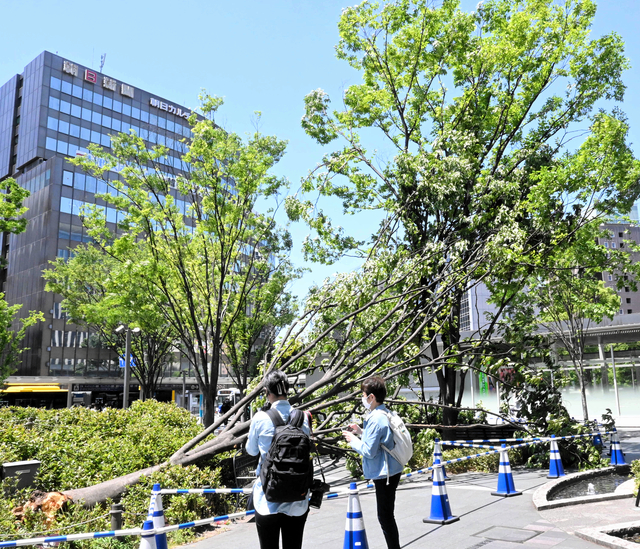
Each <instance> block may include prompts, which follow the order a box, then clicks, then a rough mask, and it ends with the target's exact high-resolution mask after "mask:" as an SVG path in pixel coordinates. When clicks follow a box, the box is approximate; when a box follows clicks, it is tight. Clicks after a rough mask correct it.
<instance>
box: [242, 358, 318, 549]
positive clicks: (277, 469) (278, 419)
mask: <svg viewBox="0 0 640 549" xmlns="http://www.w3.org/2000/svg"><path fill="white" fill-rule="evenodd" d="M264 385H265V390H266V393H267V400H268V401H269V403H270V404H271V407H270V408H269V410H267V411H265V410H261V411H259V412H258V413H257V414H256V415H255V416H254V417H253V420H252V421H251V427H250V428H249V437H248V439H247V445H246V450H247V452H248V453H249V454H251V455H252V456H257V455H258V454H259V455H260V462H259V463H258V468H257V470H256V475H257V477H258V478H257V480H256V482H255V483H254V486H253V505H254V507H255V510H256V529H257V531H258V539H259V541H260V549H278V546H279V538H280V535H281V534H282V548H283V549H300V548H301V547H302V536H303V533H304V525H305V522H306V520H307V515H308V513H309V488H310V487H311V482H312V480H313V462H312V461H311V459H310V458H311V455H310V448H311V446H310V445H311V441H310V439H309V434H310V426H309V422H308V420H307V416H306V415H305V414H304V413H303V412H301V411H300V410H296V409H294V408H293V407H292V406H291V404H289V401H288V400H287V391H288V390H289V382H288V380H287V376H286V374H285V373H284V372H282V371H280V370H274V371H272V372H269V373H268V374H267V375H266V376H265V379H264ZM277 445H280V448H282V450H281V451H280V452H279V453H280V455H281V456H282V455H286V454H287V452H289V453H291V456H290V459H289V460H287V461H288V464H281V463H278V458H277V454H278V451H277V450H276V448H275V447H276V446H277ZM272 446H273V448H272ZM292 446H296V447H297V448H298V452H297V454H296V453H295V452H292V450H291V447H292ZM270 450H271V451H270ZM305 462H307V463H305Z"/></svg>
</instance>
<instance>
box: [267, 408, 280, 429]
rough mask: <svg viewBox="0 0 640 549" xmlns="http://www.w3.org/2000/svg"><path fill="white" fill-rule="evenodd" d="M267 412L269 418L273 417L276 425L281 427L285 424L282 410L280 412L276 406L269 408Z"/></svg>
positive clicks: (272, 421) (272, 420)
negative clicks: (281, 413)
mask: <svg viewBox="0 0 640 549" xmlns="http://www.w3.org/2000/svg"><path fill="white" fill-rule="evenodd" d="M266 414H267V415H268V416H269V419H271V423H273V426H274V427H281V426H282V425H284V424H285V423H284V420H283V419H282V416H281V415H280V412H278V410H276V409H275V408H269V409H268V410H267V411H266Z"/></svg>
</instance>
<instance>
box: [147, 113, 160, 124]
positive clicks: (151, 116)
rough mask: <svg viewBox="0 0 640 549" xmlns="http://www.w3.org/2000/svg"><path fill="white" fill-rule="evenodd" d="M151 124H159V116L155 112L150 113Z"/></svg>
mask: <svg viewBox="0 0 640 549" xmlns="http://www.w3.org/2000/svg"><path fill="white" fill-rule="evenodd" d="M149 124H153V125H154V126H157V125H158V117H157V116H156V115H155V114H150V115H149Z"/></svg>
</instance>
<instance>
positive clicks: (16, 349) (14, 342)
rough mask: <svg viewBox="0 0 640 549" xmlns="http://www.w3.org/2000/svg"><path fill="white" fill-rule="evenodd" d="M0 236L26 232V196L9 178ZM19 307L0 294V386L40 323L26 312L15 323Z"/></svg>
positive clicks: (0, 209) (0, 198) (0, 208)
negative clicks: (27, 336) (32, 329)
mask: <svg viewBox="0 0 640 549" xmlns="http://www.w3.org/2000/svg"><path fill="white" fill-rule="evenodd" d="M0 191H1V192H0V232H3V233H6V234H5V238H6V236H7V235H8V234H19V233H22V232H24V230H25V229H26V228H27V220H26V219H25V218H24V217H22V216H23V215H24V214H25V213H26V212H27V208H26V207H25V206H24V205H23V204H22V202H23V200H24V199H25V198H27V197H28V196H29V191H27V190H26V189H23V188H22V187H21V186H20V185H18V183H16V181H15V179H13V178H12V177H9V178H7V179H5V180H4V181H1V182H0ZM0 267H4V268H6V260H5V259H4V258H1V259H0ZM21 308H22V305H13V306H11V307H10V306H9V304H8V303H7V302H6V301H5V299H4V293H2V294H0V382H1V381H3V380H5V379H6V378H7V377H8V376H10V375H11V374H12V373H13V372H14V371H15V369H16V366H17V364H18V360H19V357H20V354H21V353H22V352H24V351H26V350H27V349H25V348H23V347H22V343H23V339H24V335H25V332H26V330H27V328H28V327H29V326H33V325H34V324H35V323H36V322H39V321H43V320H44V316H43V315H42V313H41V312H39V311H38V312H36V311H29V314H28V316H27V317H26V318H22V319H19V320H18V319H17V318H16V315H17V314H18V312H19V311H20V309H21Z"/></svg>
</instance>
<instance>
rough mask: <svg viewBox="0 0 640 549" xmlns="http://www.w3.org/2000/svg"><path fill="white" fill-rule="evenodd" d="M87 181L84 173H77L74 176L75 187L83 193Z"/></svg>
mask: <svg viewBox="0 0 640 549" xmlns="http://www.w3.org/2000/svg"><path fill="white" fill-rule="evenodd" d="M85 180H86V175H85V174H83V173H77V174H75V175H74V177H73V186H74V187H75V188H76V189H79V190H81V191H84V184H85Z"/></svg>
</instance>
